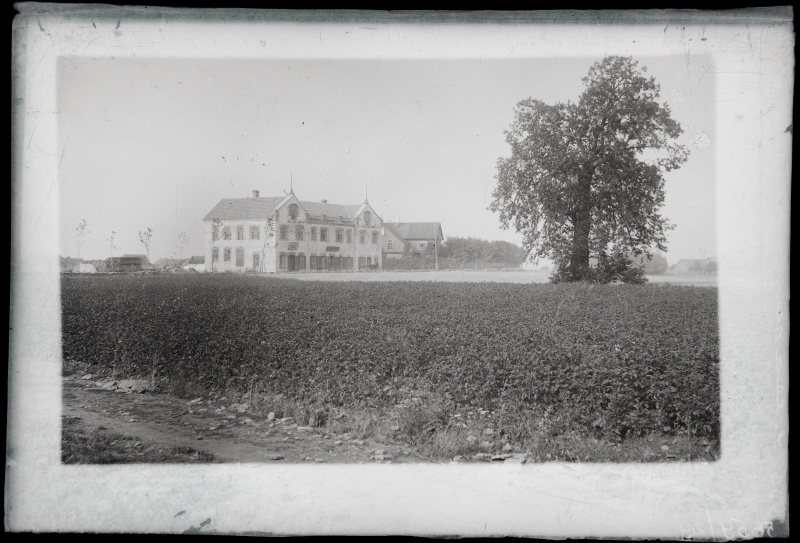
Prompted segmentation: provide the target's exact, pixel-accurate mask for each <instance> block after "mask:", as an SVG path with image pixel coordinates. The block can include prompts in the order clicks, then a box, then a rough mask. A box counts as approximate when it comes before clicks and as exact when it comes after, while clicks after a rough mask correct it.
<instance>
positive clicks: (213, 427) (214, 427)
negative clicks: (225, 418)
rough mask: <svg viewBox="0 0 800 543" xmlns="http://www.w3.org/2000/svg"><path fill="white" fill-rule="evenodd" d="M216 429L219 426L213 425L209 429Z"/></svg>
mask: <svg viewBox="0 0 800 543" xmlns="http://www.w3.org/2000/svg"><path fill="white" fill-rule="evenodd" d="M216 429H217V427H216V426H212V427H210V428H209V430H212V431H213V430H216Z"/></svg>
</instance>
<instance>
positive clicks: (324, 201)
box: [320, 200, 328, 204]
mask: <svg viewBox="0 0 800 543" xmlns="http://www.w3.org/2000/svg"><path fill="white" fill-rule="evenodd" d="M320 201H321V202H322V203H323V204H327V203H328V200H320Z"/></svg>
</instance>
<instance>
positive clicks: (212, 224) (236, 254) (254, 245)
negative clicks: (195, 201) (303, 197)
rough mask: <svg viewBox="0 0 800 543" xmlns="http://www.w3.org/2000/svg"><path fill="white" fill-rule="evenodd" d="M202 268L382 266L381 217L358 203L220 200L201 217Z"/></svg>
mask: <svg viewBox="0 0 800 543" xmlns="http://www.w3.org/2000/svg"><path fill="white" fill-rule="evenodd" d="M203 222H204V223H205V237H206V271H239V272H243V271H247V270H252V271H259V272H290V271H299V270H313V271H326V270H330V271H351V270H352V271H359V270H366V269H374V268H380V267H381V265H382V262H381V246H382V240H381V235H380V232H381V226H382V221H381V218H380V217H379V216H378V214H377V213H375V210H374V209H373V208H372V206H370V204H369V202H367V201H366V200H365V201H364V203H363V204H361V205H338V204H329V203H328V202H327V200H323V201H321V202H305V201H300V200H299V199H298V198H297V196H295V194H294V191H290V193H289V195H288V196H283V197H260V196H259V192H258V191H257V190H254V191H253V196H252V197H251V198H233V199H225V200H221V201H220V202H219V203H218V204H217V205H216V206H214V209H212V210H211V211H210V212H209V213H208V215H206V217H205V218H204V219H203Z"/></svg>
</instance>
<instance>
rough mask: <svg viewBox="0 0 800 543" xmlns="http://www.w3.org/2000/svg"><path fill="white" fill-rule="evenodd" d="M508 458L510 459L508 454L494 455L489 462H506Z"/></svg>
mask: <svg viewBox="0 0 800 543" xmlns="http://www.w3.org/2000/svg"><path fill="white" fill-rule="evenodd" d="M508 458H511V455H510V454H494V455H492V458H491V460H492V462H498V461H503V460H506V459H508Z"/></svg>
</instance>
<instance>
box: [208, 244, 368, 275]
mask: <svg viewBox="0 0 800 543" xmlns="http://www.w3.org/2000/svg"><path fill="white" fill-rule="evenodd" d="M222 259H223V262H230V261H231V248H230V247H225V248H224V249H223V250H222ZM309 259H310V261H309V267H310V269H312V270H351V269H353V257H352V256H325V255H311V256H310V257H309ZM211 261H212V262H218V261H219V247H212V248H211ZM260 263H261V255H260V254H259V253H253V255H252V266H253V269H256V270H257V269H258V266H259V264H260ZM377 263H378V259H377V258H376V259H375V264H377ZM236 266H237V267H240V268H241V267H244V249H243V248H242V247H237V248H236ZM278 266H279V267H280V269H282V270H285V269H287V268H289V269H291V270H304V269H306V256H305V255H304V254H303V253H300V254H297V255H287V254H286V253H281V254H280V255H279V260H278ZM358 266H359V268H363V267H364V266H367V267H369V266H372V257H371V256H368V257H363V256H360V257H358Z"/></svg>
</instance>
